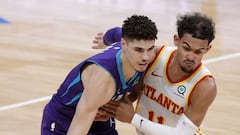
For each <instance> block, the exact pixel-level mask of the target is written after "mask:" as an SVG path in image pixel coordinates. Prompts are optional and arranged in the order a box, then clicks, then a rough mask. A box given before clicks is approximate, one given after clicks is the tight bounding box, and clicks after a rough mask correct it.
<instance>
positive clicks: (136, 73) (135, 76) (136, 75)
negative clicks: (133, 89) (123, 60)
mask: <svg viewBox="0 0 240 135" xmlns="http://www.w3.org/2000/svg"><path fill="white" fill-rule="evenodd" d="M137 77H138V72H135V74H134V75H133V76H132V77H131V79H130V80H129V81H128V84H130V83H131V82H132V81H135V80H136V79H137ZM137 81H139V80H137Z"/></svg>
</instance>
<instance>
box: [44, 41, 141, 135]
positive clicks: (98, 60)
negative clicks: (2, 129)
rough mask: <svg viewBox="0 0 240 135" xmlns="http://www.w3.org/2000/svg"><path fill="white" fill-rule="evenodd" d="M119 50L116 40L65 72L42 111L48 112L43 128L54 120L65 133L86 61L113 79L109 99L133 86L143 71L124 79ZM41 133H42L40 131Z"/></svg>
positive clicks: (75, 104) (81, 89) (47, 126)
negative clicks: (63, 78) (57, 87)
mask: <svg viewBox="0 0 240 135" xmlns="http://www.w3.org/2000/svg"><path fill="white" fill-rule="evenodd" d="M121 53H122V49H121V44H120V43H119V42H116V43H114V44H113V45H112V46H110V47H109V48H107V49H105V50H104V51H103V52H101V53H99V54H96V55H94V56H92V57H90V58H88V59H86V60H85V61H83V62H81V63H80V64H78V65H77V66H76V67H75V68H73V70H72V71H71V72H70V73H69V74H68V75H67V77H66V78H65V80H64V82H63V83H62V84H61V86H60V87H59V89H58V91H57V93H56V94H54V95H53V97H52V99H51V100H50V101H49V103H48V104H47V105H46V107H45V110H44V115H45V113H47V114H46V115H47V116H45V117H44V116H43V122H42V132H44V131H43V128H49V129H50V128H51V126H52V124H53V123H54V126H55V127H56V130H57V128H58V127H59V128H61V129H59V130H61V132H62V134H64V132H65V133H66V132H67V130H68V128H69V126H70V123H71V121H72V118H73V116H74V113H75V110H76V106H77V104H78V101H79V99H80V98H81V96H82V93H83V91H84V87H83V84H82V79H81V72H82V71H83V69H84V67H85V66H86V65H87V64H91V63H93V64H96V65H98V66H101V67H102V68H103V69H105V70H106V71H107V72H108V73H109V74H110V75H111V76H112V78H113V79H114V80H115V84H116V89H115V94H114V95H113V97H112V100H119V99H120V98H121V97H122V96H123V95H124V94H125V93H127V92H131V91H132V89H133V87H134V86H135V85H136V84H137V83H138V82H139V81H140V79H141V78H142V77H143V74H144V73H142V72H136V73H135V74H134V75H133V76H132V78H131V79H130V80H129V81H127V82H126V81H125V79H124V76H123V71H122V65H121V60H120V54H121ZM92 77H94V76H92ZM99 79H101V78H99ZM89 100H91V99H89ZM50 119H51V120H50ZM44 121H45V122H44ZM98 124H99V123H98ZM79 126H81V125H79ZM49 129H48V130H49ZM45 130H46V129H45ZM98 130H101V129H98ZM103 130H104V129H103ZM56 132H60V131H56ZM91 132H95V128H93V127H92V128H91ZM43 134H44V133H42V135H43ZM57 134H61V133H57Z"/></svg>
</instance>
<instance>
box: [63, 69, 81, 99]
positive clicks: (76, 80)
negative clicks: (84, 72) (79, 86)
mask: <svg viewBox="0 0 240 135" xmlns="http://www.w3.org/2000/svg"><path fill="white" fill-rule="evenodd" d="M80 79H81V78H80V73H79V74H78V76H77V77H76V78H75V79H74V80H73V81H72V82H71V83H70V84H69V86H68V88H67V90H66V91H65V92H64V93H63V94H62V95H61V97H64V96H65V95H66V94H67V93H68V92H69V89H70V88H71V87H72V86H73V85H75V84H76V83H78V82H79V81H80Z"/></svg>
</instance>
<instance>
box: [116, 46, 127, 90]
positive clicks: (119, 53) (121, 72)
mask: <svg viewBox="0 0 240 135" xmlns="http://www.w3.org/2000/svg"><path fill="white" fill-rule="evenodd" d="M121 53H122V49H121V50H120V51H119V52H118V53H117V56H116V61H117V69H118V74H119V77H120V80H121V84H122V88H123V89H126V88H127V84H126V81H125V79H124V76H123V71H122V62H121V59H120V55H121Z"/></svg>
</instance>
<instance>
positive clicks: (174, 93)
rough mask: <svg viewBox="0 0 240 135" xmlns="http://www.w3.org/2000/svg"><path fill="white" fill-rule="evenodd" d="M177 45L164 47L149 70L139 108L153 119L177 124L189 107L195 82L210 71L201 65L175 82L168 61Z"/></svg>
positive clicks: (140, 112) (138, 110) (137, 109)
mask: <svg viewBox="0 0 240 135" xmlns="http://www.w3.org/2000/svg"><path fill="white" fill-rule="evenodd" d="M173 52H174V48H172V47H163V48H161V51H160V52H159V53H158V55H157V57H156V60H155V61H154V62H153V64H152V65H151V66H150V68H149V70H148V71H147V72H146V75H145V79H144V94H143V95H142V96H141V97H140V99H139V100H138V104H137V108H136V111H137V113H139V114H141V115H142V116H144V117H146V118H148V119H149V120H151V121H154V122H158V123H162V124H166V125H170V126H175V125H176V122H177V121H178V119H179V118H180V116H181V114H182V113H183V112H184V111H185V110H186V109H187V107H188V104H189V97H190V95H191V92H192V91H193V89H194V86H195V85H196V84H197V82H198V81H199V80H201V79H202V78H203V77H204V76H206V75H207V74H210V73H209V71H208V70H207V69H205V67H203V66H200V67H199V68H198V69H197V70H196V71H195V72H194V74H192V75H191V76H189V77H188V78H186V79H184V80H182V81H179V82H175V83H173V82H171V81H170V80H169V79H168V77H167V69H166V68H167V65H168V62H169V59H171V57H172V54H173Z"/></svg>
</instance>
